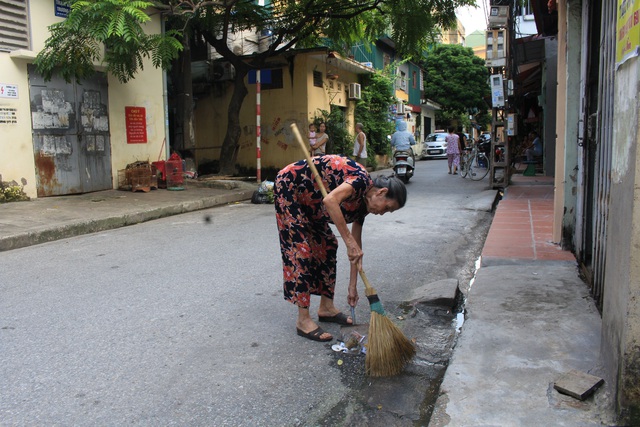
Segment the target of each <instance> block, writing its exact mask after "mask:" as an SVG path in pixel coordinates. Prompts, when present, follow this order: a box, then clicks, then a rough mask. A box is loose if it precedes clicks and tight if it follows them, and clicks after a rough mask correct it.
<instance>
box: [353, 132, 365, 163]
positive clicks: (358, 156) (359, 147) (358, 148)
mask: <svg viewBox="0 0 640 427" xmlns="http://www.w3.org/2000/svg"><path fill="white" fill-rule="evenodd" d="M362 128H363V126H362V123H356V139H355V141H354V143H353V157H355V160H356V162H358V163H360V164H361V165H362V166H364V167H366V166H367V135H365V133H364V131H363V130H362Z"/></svg>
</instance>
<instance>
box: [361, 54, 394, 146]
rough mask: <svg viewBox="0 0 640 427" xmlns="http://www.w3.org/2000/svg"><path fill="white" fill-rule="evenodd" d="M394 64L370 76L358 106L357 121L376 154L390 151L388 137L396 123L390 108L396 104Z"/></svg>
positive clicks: (364, 85) (364, 84) (365, 82)
mask: <svg viewBox="0 0 640 427" xmlns="http://www.w3.org/2000/svg"><path fill="white" fill-rule="evenodd" d="M396 66H397V63H394V64H392V65H390V66H388V67H387V68H386V69H385V70H383V71H382V72H380V71H378V72H375V73H373V74H371V75H369V76H368V77H367V78H366V80H365V81H364V82H363V89H362V99H361V100H359V101H358V103H357V104H356V112H355V114H356V121H357V122H361V123H362V124H363V125H364V129H365V133H366V134H367V143H368V144H369V148H368V149H369V150H370V152H372V153H375V154H387V153H388V152H389V150H390V145H389V141H388V140H387V135H391V134H392V133H393V130H394V126H395V123H394V122H393V121H391V120H390V116H389V107H390V106H391V105H392V104H394V103H395V96H394V92H393V87H394V86H393V83H394V80H395V76H394V75H393V74H392V73H393V71H394V70H395V68H396Z"/></svg>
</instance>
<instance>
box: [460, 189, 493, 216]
mask: <svg viewBox="0 0 640 427" xmlns="http://www.w3.org/2000/svg"><path fill="white" fill-rule="evenodd" d="M497 197H498V190H485V191H481V192H480V193H477V194H473V195H471V196H469V197H468V198H467V200H466V201H465V202H464V203H463V204H462V208H463V209H467V210H470V211H485V212H491V211H492V210H493V208H494V207H495V204H496V199H497Z"/></svg>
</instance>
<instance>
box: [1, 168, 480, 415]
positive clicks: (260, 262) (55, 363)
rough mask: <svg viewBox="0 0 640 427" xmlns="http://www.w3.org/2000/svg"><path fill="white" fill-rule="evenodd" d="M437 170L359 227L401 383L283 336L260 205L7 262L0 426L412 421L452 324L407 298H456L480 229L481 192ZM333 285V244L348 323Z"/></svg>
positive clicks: (273, 238)
mask: <svg viewBox="0 0 640 427" xmlns="http://www.w3.org/2000/svg"><path fill="white" fill-rule="evenodd" d="M446 169H447V168H446V161H420V162H418V163H417V172H416V176H415V177H414V178H412V180H411V182H410V183H409V184H408V189H409V199H408V203H407V205H406V207H405V208H404V209H401V210H400V211H397V212H395V213H392V214H387V215H384V216H381V217H380V216H369V217H368V218H367V220H366V223H365V229H364V230H365V231H364V233H365V234H364V242H363V249H364V252H365V258H364V267H365V270H366V272H367V275H368V277H369V279H370V280H371V281H372V283H373V285H374V287H375V288H376V289H377V291H378V294H379V295H380V298H381V300H382V302H383V303H384V305H385V308H387V310H388V311H389V312H390V313H391V314H392V315H394V316H395V315H402V314H403V315H405V316H407V317H408V319H409V320H407V321H406V324H405V325H404V328H405V331H407V334H408V335H409V334H411V336H412V337H416V338H417V340H418V341H419V342H421V343H422V344H423V345H422V347H421V348H423V349H426V350H423V351H419V355H418V356H419V357H417V358H416V361H415V362H414V363H412V365H411V366H409V367H408V369H407V371H406V372H405V373H404V374H402V375H400V376H398V377H395V378H383V379H372V378H369V377H366V376H364V373H363V363H364V356H349V355H342V354H340V353H335V352H333V351H332V350H331V348H330V344H325V343H317V342H311V341H308V340H304V339H302V338H300V337H298V336H297V335H296V334H295V313H296V312H295V308H294V307H293V306H291V305H290V304H288V303H286V302H285V301H284V300H283V297H282V290H281V275H282V273H281V260H280V253H279V246H278V239H277V233H276V227H275V218H274V211H273V207H272V206H270V205H253V204H250V203H239V204H234V205H229V206H225V207H220V208H214V209H209V210H206V211H200V212H193V213H188V214H183V215H178V216H173V217H169V218H164V219H160V220H156V221H151V222H147V223H143V224H139V225H136V226H130V227H126V228H122V229H117V230H112V231H108V232H102V233H96V234H92V235H86V236H81V237H77V238H73V239H67V240H61V241H56V242H52V243H47V244H43V245H39V246H33V247H28V248H23V249H17V250H13V251H8V252H4V253H3V254H2V256H1V257H0V358H1V361H2V363H1V366H0V372H1V374H0V425H7V426H14V425H15V426H18V425H61V426H65V425H77V426H91V425H99V426H106V425H114V426H116V425H117V426H120V425H125V424H127V425H154V426H157V425H162V426H170V425H180V426H185V425H189V426H298V425H309V426H311V425H380V426H383V425H384V426H389V425H413V423H414V422H418V423H422V422H424V421H425V419H428V415H429V406H430V402H431V397H432V395H433V394H434V393H435V392H437V386H438V384H439V379H440V378H441V376H442V374H443V372H444V370H443V369H444V367H445V366H446V360H447V357H448V352H449V351H450V347H451V343H452V340H453V337H454V331H455V317H456V316H455V313H452V312H450V311H447V310H444V309H442V308H438V307H434V308H430V309H419V310H416V307H408V306H406V302H405V301H406V300H407V299H408V298H410V295H411V293H412V291H413V289H415V288H417V287H420V286H423V285H425V284H428V283H430V282H433V281H437V280H442V279H447V278H449V279H451V278H453V279H458V280H460V283H461V286H466V284H468V282H469V279H470V278H471V276H472V274H473V266H474V262H475V260H476V259H477V257H478V255H479V253H480V250H481V247H482V243H483V242H484V238H485V236H486V233H487V230H488V227H489V224H490V220H491V214H490V213H489V212H486V211H483V210H478V209H477V208H478V202H479V201H481V200H485V201H486V199H487V197H490V194H491V192H488V191H485V190H488V182H487V181H486V180H485V181H482V182H472V181H470V180H463V179H461V178H460V177H459V176H452V175H447V173H446ZM206 215H210V216H211V221H210V222H208V223H207V222H205V221H204V218H205V216H206ZM347 276H348V262H347V259H346V253H345V252H344V248H343V247H341V248H340V252H339V277H338V289H337V295H336V302H337V306H338V307H341V308H344V309H345V310H346V309H347V305H346V282H347ZM361 297H362V300H361V302H360V304H359V306H358V308H357V318H358V320H359V321H360V322H363V321H364V322H366V321H368V317H369V313H370V312H369V309H368V306H367V304H366V300H365V298H364V289H362V290H361ZM312 304H314V305H315V304H317V302H316V301H315V300H313V301H312ZM315 306H316V307H317V305H315ZM312 309H313V306H312ZM312 312H313V311H312ZM327 329H329V330H330V331H331V332H332V333H334V335H338V334H339V329H338V327H337V326H334V325H331V326H329V327H328V328H327Z"/></svg>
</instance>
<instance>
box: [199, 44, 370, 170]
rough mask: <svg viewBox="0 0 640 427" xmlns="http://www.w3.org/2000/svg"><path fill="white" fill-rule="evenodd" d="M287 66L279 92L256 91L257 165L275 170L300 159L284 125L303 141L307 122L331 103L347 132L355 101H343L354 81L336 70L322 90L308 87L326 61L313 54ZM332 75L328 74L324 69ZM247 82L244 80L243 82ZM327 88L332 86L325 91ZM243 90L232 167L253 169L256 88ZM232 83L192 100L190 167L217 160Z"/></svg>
mask: <svg viewBox="0 0 640 427" xmlns="http://www.w3.org/2000/svg"><path fill="white" fill-rule="evenodd" d="M293 61H294V62H293V67H283V68H282V70H283V72H282V81H283V87H282V89H272V90H264V89H262V90H261V93H260V98H261V114H260V120H261V136H262V137H261V154H262V155H261V166H262V168H271V167H273V168H281V167H283V166H286V165H287V164H289V163H291V162H294V161H297V160H300V159H301V158H302V157H303V154H302V153H301V152H300V150H299V149H298V145H297V143H296V142H295V140H294V139H293V135H292V134H291V132H290V129H289V126H290V124H291V123H296V124H297V125H298V127H299V129H300V132H301V134H302V135H303V136H304V135H306V133H307V131H308V126H309V122H310V121H311V120H313V118H314V117H316V116H321V112H320V110H325V111H329V110H330V108H331V104H334V105H338V106H341V107H344V108H345V114H346V117H347V121H348V127H349V130H350V132H353V113H354V106H355V102H354V101H351V100H349V99H348V96H347V91H348V84H349V83H350V82H358V76H357V75H356V74H354V73H350V72H347V71H346V70H342V69H341V70H339V71H338V72H337V73H338V75H339V77H338V79H336V80H327V79H324V87H316V86H314V85H313V71H314V70H316V71H320V72H322V74H323V77H324V76H326V73H327V67H328V65H327V62H326V61H322V60H320V59H319V57H318V54H317V53H315V54H313V53H300V54H298V55H296V57H295V59H294V60H293ZM330 71H332V70H330ZM246 81H247V80H245V83H246ZM329 85H332V87H330V86H329ZM247 89H248V91H249V93H248V95H247V97H246V98H245V99H244V102H243V104H242V109H241V112H240V124H241V130H242V133H241V136H240V140H239V147H240V148H239V152H238V160H237V163H238V164H239V165H241V166H243V167H247V168H255V167H256V87H255V85H253V84H251V85H250V84H247ZM231 90H232V83H230V82H225V83H216V84H214V87H213V89H212V91H211V94H210V95H208V96H203V97H201V98H200V99H199V100H198V103H197V107H196V110H195V116H196V119H195V127H196V162H197V164H198V165H202V164H203V163H207V162H209V161H213V160H218V159H219V157H220V148H221V147H222V142H223V140H224V136H225V133H226V130H227V108H228V105H229V99H230V96H231ZM329 137H331V135H329Z"/></svg>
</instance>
